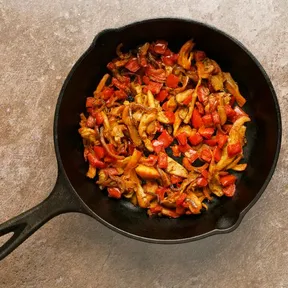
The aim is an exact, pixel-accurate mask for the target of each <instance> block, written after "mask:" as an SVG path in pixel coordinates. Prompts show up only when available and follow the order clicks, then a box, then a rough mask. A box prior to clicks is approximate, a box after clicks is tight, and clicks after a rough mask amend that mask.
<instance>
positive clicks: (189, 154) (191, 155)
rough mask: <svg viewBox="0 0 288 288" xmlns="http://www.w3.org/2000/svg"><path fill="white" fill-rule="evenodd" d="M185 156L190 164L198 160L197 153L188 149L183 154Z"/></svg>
mask: <svg viewBox="0 0 288 288" xmlns="http://www.w3.org/2000/svg"><path fill="white" fill-rule="evenodd" d="M185 156H186V157H187V158H188V159H189V161H190V163H193V162H194V161H195V160H196V159H198V153H197V151H195V150H194V149H192V148H190V149H188V150H187V151H186V152H185Z"/></svg>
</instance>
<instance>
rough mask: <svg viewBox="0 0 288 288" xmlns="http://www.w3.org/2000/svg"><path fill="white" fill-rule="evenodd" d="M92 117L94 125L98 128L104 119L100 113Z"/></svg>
mask: <svg viewBox="0 0 288 288" xmlns="http://www.w3.org/2000/svg"><path fill="white" fill-rule="evenodd" d="M94 116H95V118H96V124H97V125H98V126H99V125H101V124H102V123H103V122H104V118H103V116H102V113H101V112H95V113H94Z"/></svg>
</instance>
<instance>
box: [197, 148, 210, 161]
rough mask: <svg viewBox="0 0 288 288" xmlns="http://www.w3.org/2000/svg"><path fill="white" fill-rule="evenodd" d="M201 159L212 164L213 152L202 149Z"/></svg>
mask: <svg viewBox="0 0 288 288" xmlns="http://www.w3.org/2000/svg"><path fill="white" fill-rule="evenodd" d="M200 158H201V159H202V160H203V161H205V162H208V163H210V162H211V159H212V155H211V151H210V150H209V149H206V148H205V149H202V151H201V153H200Z"/></svg>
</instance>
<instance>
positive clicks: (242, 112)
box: [232, 106, 247, 122]
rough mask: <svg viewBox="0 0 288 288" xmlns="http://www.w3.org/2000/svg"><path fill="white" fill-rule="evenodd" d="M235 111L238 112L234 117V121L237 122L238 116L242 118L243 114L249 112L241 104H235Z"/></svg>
mask: <svg viewBox="0 0 288 288" xmlns="http://www.w3.org/2000/svg"><path fill="white" fill-rule="evenodd" d="M234 112H235V113H236V114H235V115H234V117H233V118H232V122H235V121H236V120H237V119H238V118H240V117H242V116H247V114H246V113H245V112H244V111H243V110H242V109H241V108H240V107H239V106H235V108H234Z"/></svg>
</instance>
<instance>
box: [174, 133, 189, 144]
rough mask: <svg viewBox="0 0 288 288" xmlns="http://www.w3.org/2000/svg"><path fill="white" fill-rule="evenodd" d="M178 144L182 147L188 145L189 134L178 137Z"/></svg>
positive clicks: (180, 134)
mask: <svg viewBox="0 0 288 288" xmlns="http://www.w3.org/2000/svg"><path fill="white" fill-rule="evenodd" d="M176 138H177V140H178V142H179V144H180V145H186V144H187V134H186V133H185V132H181V133H179V134H178V135H177V136H176Z"/></svg>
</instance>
